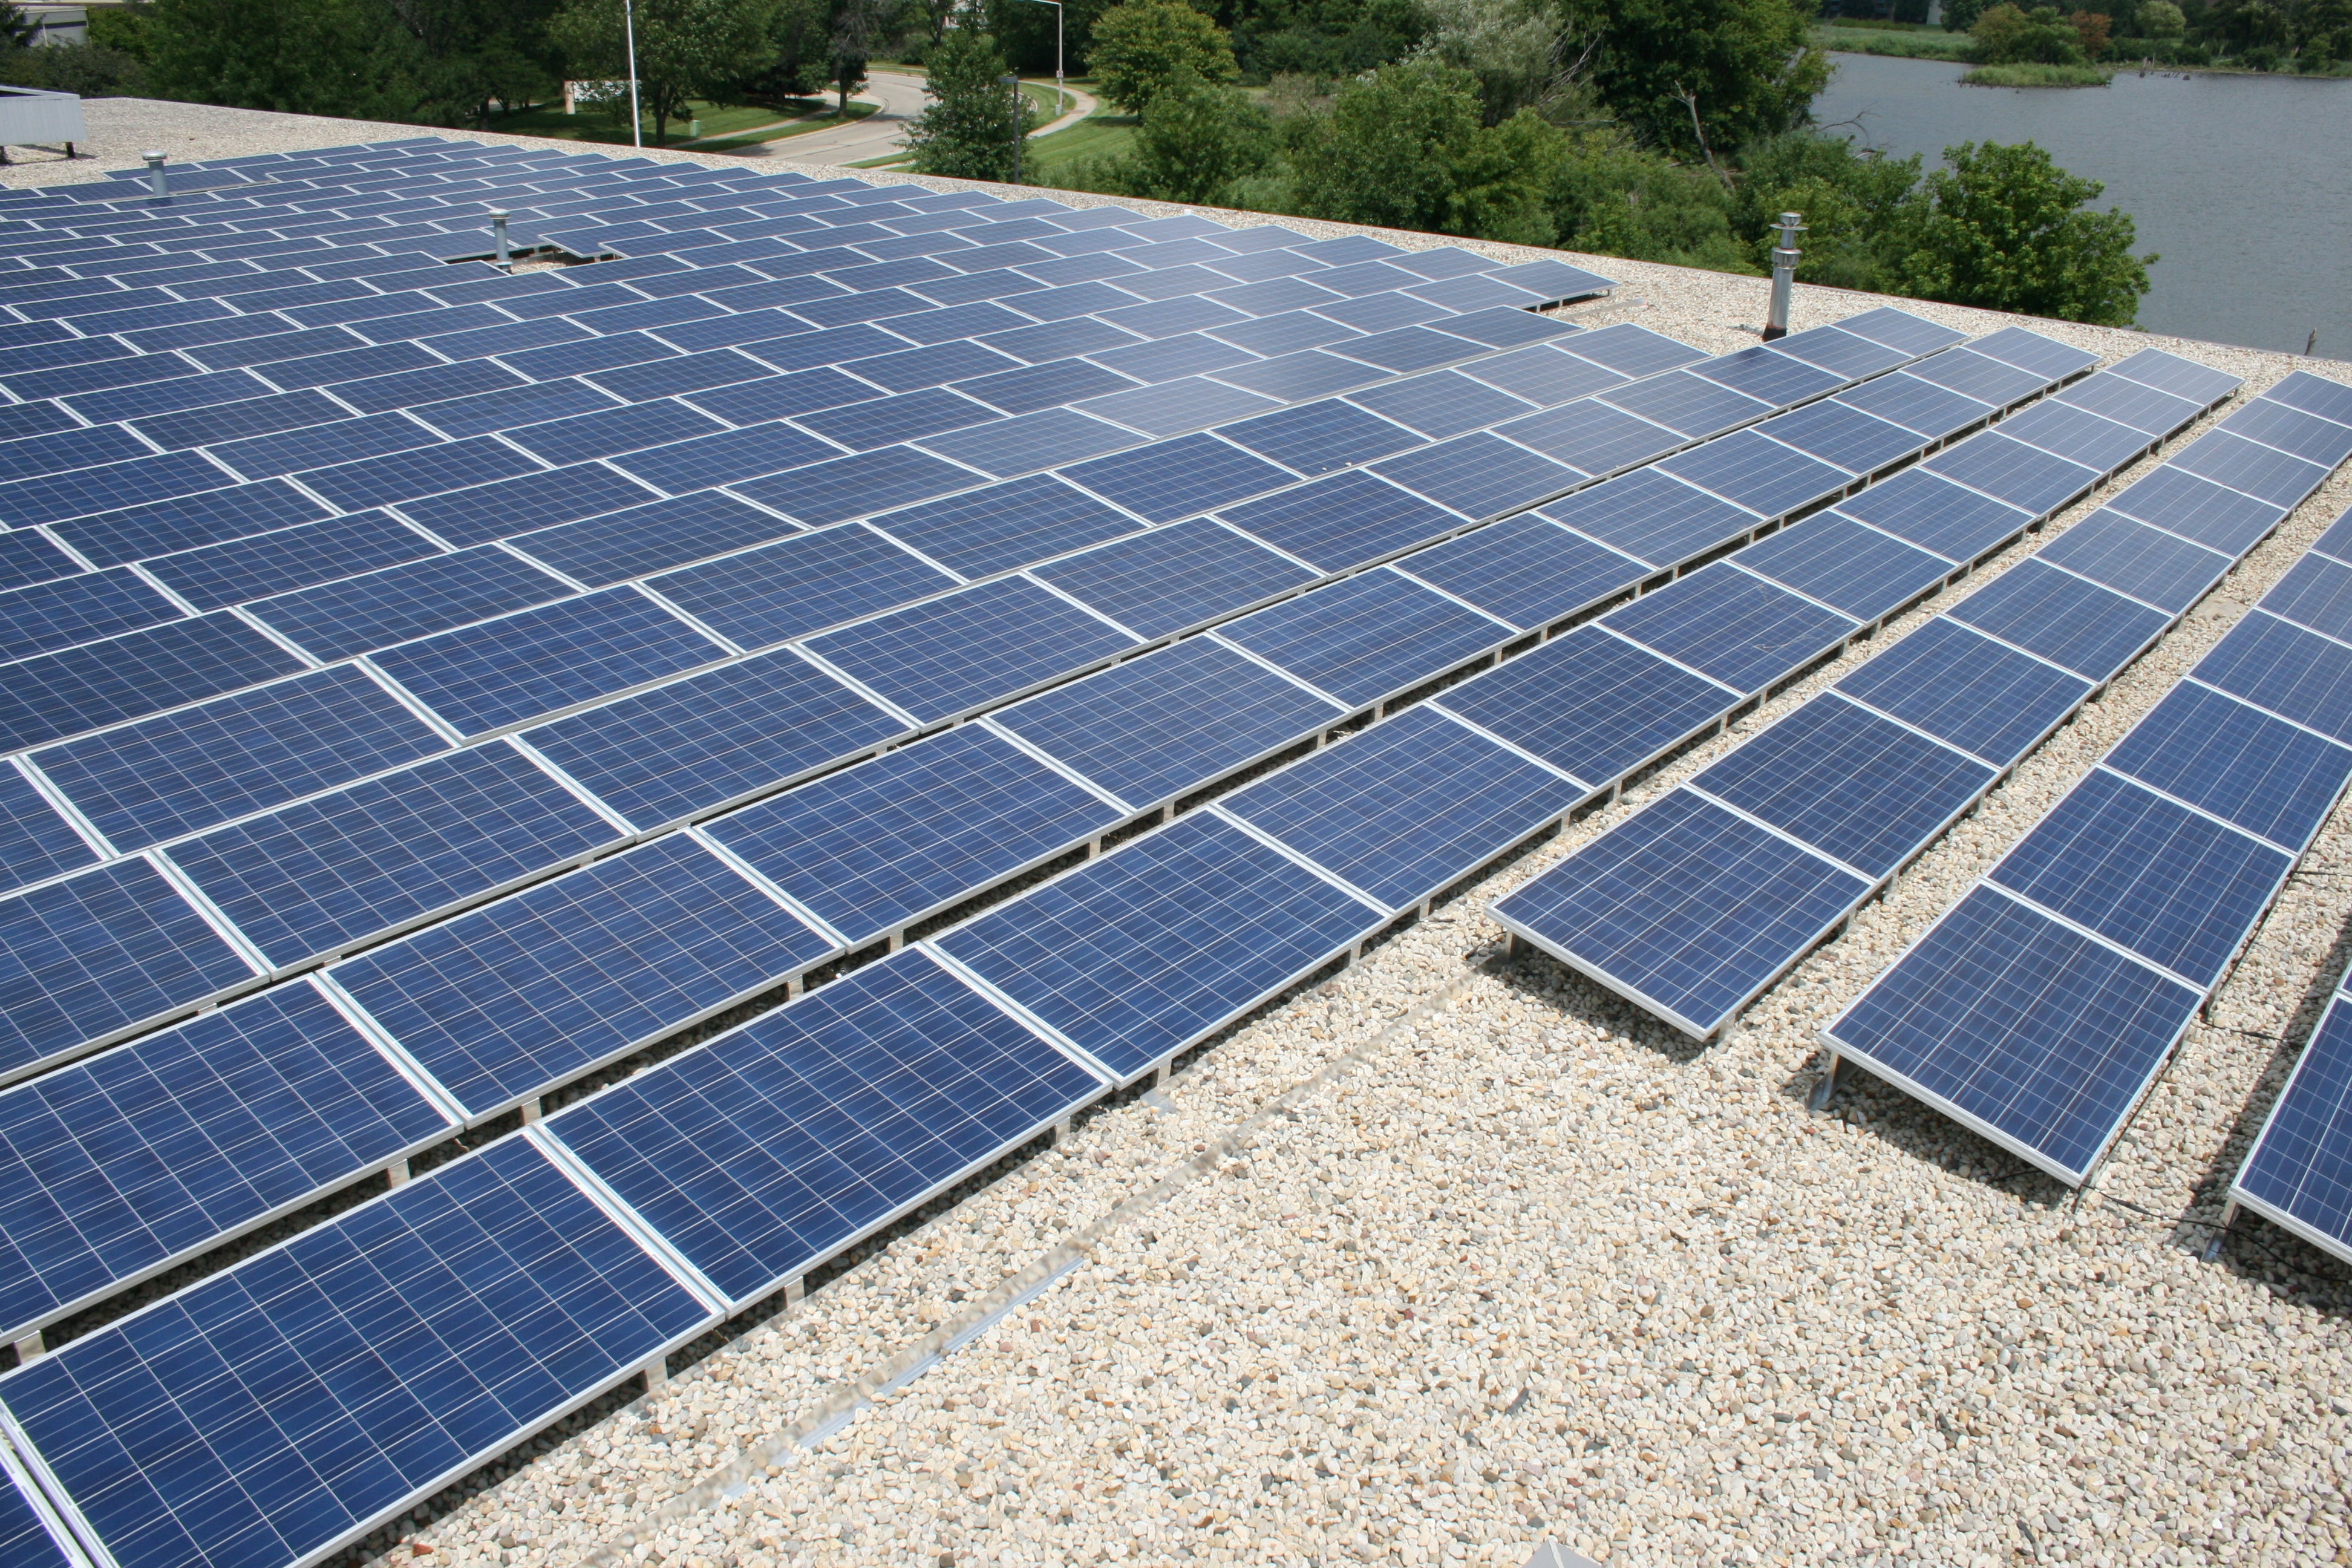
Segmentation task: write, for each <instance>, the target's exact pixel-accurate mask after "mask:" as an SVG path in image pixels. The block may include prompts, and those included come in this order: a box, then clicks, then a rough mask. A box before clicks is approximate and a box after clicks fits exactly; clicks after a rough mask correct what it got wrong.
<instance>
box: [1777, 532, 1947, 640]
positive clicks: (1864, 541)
mask: <svg viewBox="0 0 2352 1568" xmlns="http://www.w3.org/2000/svg"><path fill="white" fill-rule="evenodd" d="M1739 563H1740V564H1741V565H1742V566H1745V567H1746V568H1748V570H1749V571H1751V572H1754V573H1756V574H1759V576H1764V577H1769V578H1770V579H1772V580H1773V581H1774V582H1776V583H1780V584H1786V585H1787V586H1789V587H1791V588H1794V589H1795V590H1797V592H1799V593H1801V594H1803V595H1806V596H1807V597H1809V598H1813V599H1818V600H1820V601H1821V602H1822V604H1824V605H1829V606H1830V607H1831V608H1832V609H1835V610H1839V611H1842V612H1843V613H1844V614H1846V615H1848V616H1853V618H1854V619H1855V620H1857V621H1859V622H1861V623H1863V624H1864V625H1865V626H1867V625H1869V624H1871V623H1872V622H1874V621H1877V620H1879V619H1881V618H1883V617H1884V616H1887V615H1890V614H1892V613H1893V612H1894V611H1895V610H1897V609H1900V608H1901V607H1902V606H1904V605H1907V604H1909V603H1910V602H1911V601H1913V600H1914V599H1916V598H1917V597H1918V596H1919V595H1922V594H1925V593H1927V591H1928V590H1930V589H1932V588H1935V587H1936V586H1937V585H1938V584H1941V583H1942V582H1943V581H1944V580H1945V578H1947V577H1948V576H1949V575H1950V574H1951V570H1952V563H1950V562H1948V561H1947V560H1945V559H1944V558H1943V557H1942V556H1940V555H1931V554H1929V553H1928V552H1927V551H1924V550H1915V549H1913V548H1912V547H1911V546H1910V545H1907V544H1906V543H1904V542H1902V541H1900V540H1898V539H1894V538H1891V537H1889V536H1888V535H1886V534H1884V533H1880V532H1878V531H1876V530H1874V529H1869V528H1864V526H1862V525H1861V524H1860V523H1857V522H1853V521H1849V520H1848V519H1846V518H1844V517H1842V516H1840V515H1839V514H1838V513H1836V512H1834V511H1828V512H1822V513H1820V514H1818V515H1816V516H1813V517H1809V518H1807V519H1806V520H1805V521H1802V522H1800V523H1797V524H1794V525H1793V526H1791V527H1789V528H1784V529H1782V530H1780V531H1779V532H1778V533H1774V534H1770V535H1769V536H1767V537H1766V538H1763V539H1759V540H1758V541H1757V542H1755V543H1753V544H1751V545H1749V546H1748V548H1747V549H1745V550H1743V551H1741V552H1740V553H1739Z"/></svg>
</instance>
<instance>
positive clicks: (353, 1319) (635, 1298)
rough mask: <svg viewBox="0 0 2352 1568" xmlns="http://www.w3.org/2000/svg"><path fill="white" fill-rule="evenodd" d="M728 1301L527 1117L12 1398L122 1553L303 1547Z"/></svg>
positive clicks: (166, 1555)
mask: <svg viewBox="0 0 2352 1568" xmlns="http://www.w3.org/2000/svg"><path fill="white" fill-rule="evenodd" d="M709 1318H710V1314H709V1311H708V1310H705V1309H704V1308H703V1306H702V1305H701V1303H700V1302H699V1301H698V1300H696V1299H695V1298H694V1297H693V1296H691V1295H689V1294H688V1293H687V1291H686V1290H685V1289H682V1288H681V1287H680V1286H678V1285H677V1283H676V1282H675V1281H674V1280H673V1279H671V1278H670V1277H669V1276H668V1275H667V1273H665V1272H664V1270H663V1268H661V1266H660V1265H659V1264H658V1263H656V1261H655V1260H654V1259H653V1258H651V1257H650V1256H648V1255H647V1254H646V1253H645V1252H644V1251H643V1250H641V1249H640V1248H639V1247H638V1246H637V1244H636V1243H635V1241H633V1240H631V1239H630V1238H629V1237H628V1235H627V1234H626V1233H625V1232H624V1231H623V1230H621V1229H620V1228H619V1227H618V1226H615V1225H614V1223H613V1222H612V1221H610V1220H609V1219H607V1218H606V1217H605V1216H604V1213H603V1212H602V1211H601V1210H599V1209H598V1208H597V1207H596V1205H594V1204H593V1203H592V1202H590V1200H589V1199H588V1197H587V1196H586V1194H583V1193H582V1192H581V1191H580V1189H579V1188H578V1187H576V1186H574V1185H573V1184H572V1182H571V1181H570V1180H569V1179H568V1178H566V1177H565V1176H564V1175H563V1174H562V1173H561V1172H560V1171H558V1170H557V1169H556V1167H555V1166H553V1165H552V1164H551V1163H549V1162H548V1160H547V1158H546V1157H545V1156H544V1155H542V1154H541V1153H540V1152H538V1150H537V1149H536V1148H535V1147H533V1145H532V1144H531V1143H530V1142H529V1141H528V1140H524V1139H508V1140H506V1141H504V1142H499V1143H497V1144H494V1145H493V1146H491V1147H490V1148H488V1149H487V1150H485V1151H483V1152H481V1153H479V1154H478V1155H476V1156H474V1157H472V1158H470V1159H466V1160H460V1161H457V1162H454V1163H451V1164H449V1165H447V1166H446V1167H444V1168H442V1169H440V1170H436V1171H435V1172H434V1173H431V1174H430V1175H428V1176H425V1177H424V1178H422V1179H420V1180H418V1181H415V1182H413V1183H411V1184H408V1185H406V1186H404V1187H402V1188H400V1189H399V1190H397V1191H395V1192H394V1193H392V1194H389V1195H388V1196H385V1197H383V1198H379V1199H377V1200H376V1201H374V1202H373V1203H370V1204H367V1205H362V1207H360V1208H357V1209H354V1210H352V1212H351V1213H349V1214H346V1215H341V1216H339V1217H337V1218H336V1219H333V1220H331V1221H330V1222H328V1223H327V1224H326V1225H324V1226H320V1228H318V1229H316V1230H313V1231H310V1232H309V1233H308V1234H306V1235H304V1236H301V1237H297V1238H295V1239H294V1240H292V1241H289V1242H287V1243H285V1244H284V1245H282V1246H280V1247H273V1248H272V1249H270V1250H269V1251H268V1252H265V1253H262V1254H261V1255H259V1256H258V1257H256V1258H249V1259H247V1261H245V1262H243V1263H241V1264H239V1265H237V1266H236V1268H232V1269H230V1270H228V1271H226V1272H225V1273H221V1274H216V1275H214V1276H213V1277H212V1278H210V1279H205V1280H203V1281H201V1282H200V1283H198V1284H196V1285H194V1286H191V1287H190V1288H189V1289H186V1290H184V1291H183V1292H181V1293H180V1294H178V1295H176V1296H173V1297H169V1298H167V1299H166V1300H163V1301H160V1302H157V1303H156V1304H155V1305H153V1306H152V1307H149V1308H148V1309H146V1310H144V1311H142V1312H140V1313H139V1314H137V1315H136V1316H133V1317H131V1318H128V1319H124V1320H121V1321H118V1322H114V1323H110V1324H109V1325H107V1326H106V1327H105V1328H103V1329H100V1330H97V1331H92V1332H91V1333H89V1334H87V1335H85V1336H83V1337H82V1338H80V1339H79V1340H77V1341H76V1342H73V1343H72V1344H71V1345H69V1346H68V1347H66V1348H65V1349H63V1350H60V1351H59V1352H57V1353H56V1354H54V1355H49V1356H45V1357H43V1358H42V1359H41V1360H40V1361H39V1362H37V1363H34V1364H33V1365H31V1366H28V1367H25V1368H23V1369H21V1370H20V1371H19V1372H18V1373H16V1375H14V1376H11V1377H10V1378H8V1379H7V1380H6V1382H5V1383H0V1400H5V1403H6V1405H7V1406H8V1410H9V1413H10V1415H13V1416H14V1417H15V1419H16V1422H17V1424H18V1426H20V1427H21V1428H22V1430H23V1431H24V1432H25V1433H26V1436H27V1438H28V1439H29V1440H30V1442H31V1443H32V1445H33V1447H35V1449H36V1450H37V1452H38V1453H39V1455H40V1457H41V1458H42V1460H43V1461H44V1462H45V1463H46V1464H47V1467H48V1469H49V1472H50V1474H52V1475H54V1476H55V1477H56V1478H57V1479H58V1482H59V1484H60V1485H61V1486H62V1487H63V1488H64V1489H65V1491H66V1492H67V1494H68V1496H70V1497H71V1498H72V1499H73V1500H74V1501H75V1503H76V1505H77V1507H78V1508H79V1511H80V1513H81V1516H82V1518H83V1519H84V1520H85V1521H88V1523H89V1527H90V1530H91V1532H92V1533H93V1534H94V1535H95V1536H96V1537H97V1538H98V1539H99V1540H100V1542H102V1543H103V1544H104V1545H105V1547H106V1548H107V1550H108V1552H110V1554H111V1555H112V1557H113V1559H114V1561H115V1562H117V1563H121V1565H122V1568H167V1565H170V1564H184V1563H221V1564H226V1563H289V1562H296V1561H301V1560H305V1559H309V1558H312V1557H316V1556H320V1555H323V1554H324V1553H326V1552H328V1551H329V1550H330V1549H331V1548H333V1547H335V1546H336V1545H337V1544H339V1543H340V1542H344V1541H346V1540H349V1539H352V1538H355V1537H357V1536H359V1535H360V1534H362V1532H363V1531H365V1530H367V1529H368V1528H370V1527H371V1526H373V1524H374V1523H375V1522H376V1521H378V1520H379V1519H383V1518H386V1517H389V1516H390V1515H392V1514H394V1513H396V1512H397V1511H398V1510H401V1509H402V1508H404V1507H406V1506H407V1505H408V1503H409V1502H410V1500H412V1499H413V1498H415V1496H417V1495H419V1494H423V1493H429V1492H430V1491H432V1490H433V1489H435V1488H436V1487H439V1486H443V1485H446V1484H447V1483H448V1482H449V1481H450V1480H453V1479H457V1477H460V1476H462V1475H464V1474H465V1473H466V1472H467V1470H469V1469H471V1468H474V1467H475V1466H476V1465H478V1464H481V1463H483V1462H484V1461H486V1460H488V1458H491V1457H493V1456H494V1455H497V1454H499V1453H500V1452H502V1451H504V1450H505V1449H507V1448H508V1447H511V1446H513V1445H514V1444H515V1443H517V1442H519V1441H520V1440H521V1439H522V1438H524V1437H526V1436H529V1435H530V1433H532V1432H535V1431H537V1430H538V1429H539V1428H540V1427H541V1426H544V1425H546V1423H548V1422H549V1421H551V1420H552V1419H554V1418H555V1417H556V1416H557V1415H561V1414H562V1413H563V1412H564V1411H566V1410H568V1409H570V1408H572V1406H573V1405H577V1404H579V1403H580V1402H581V1401H583V1400H585V1399H587V1398H589V1397H590V1396H592V1395H593V1394H596V1393H597V1392H598V1391H599V1390H601V1389H603V1388H604V1387H605V1386H607V1385H608V1384H613V1383H614V1382H617V1381H618V1380H619V1379H620V1378H622V1377H624V1376H625V1375H627V1374H628V1373H631V1372H633V1371H635V1369H636V1367H637V1366H639V1365H640V1364H641V1363H644V1362H645V1361H646V1358H647V1357H649V1356H651V1355H654V1354H655V1353H656V1352H660V1351H662V1350H664V1349H665V1348H667V1347H668V1346H669V1345H672V1344H674V1343H677V1342H679V1341H681V1340H683V1339H685V1338H686V1337H687V1336H688V1335H689V1334H691V1333H693V1332H694V1331H697V1330H698V1329H700V1328H701V1327H702V1326H703V1324H704V1323H705V1322H707V1321H709Z"/></svg>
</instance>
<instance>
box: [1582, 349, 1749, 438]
mask: <svg viewBox="0 0 2352 1568" xmlns="http://www.w3.org/2000/svg"><path fill="white" fill-rule="evenodd" d="M1583 346H1584V345H1583V344H1581V343H1580V344H1579V345H1578V347H1580V348H1581V347H1583ZM1600 397H1601V401H1603V402H1605V403H1608V404H1610V405H1613V406H1615V407H1618V408H1622V409H1623V410H1624V411H1625V412H1626V413H1628V414H1638V415H1640V416H1642V417H1643V418H1644V419H1648V420H1653V421H1654V422H1656V423H1657V424H1660V425H1663V426H1665V427H1666V428H1667V429H1669V430H1675V431H1679V432H1680V433H1681V434H1682V435H1684V436H1685V437H1690V438H1692V439H1694V440H1696V438H1698V437H1702V436H1713V435H1715V434H1717V432H1719V431H1724V430H1728V429H1730V428H1732V427H1733V426H1738V425H1745V424H1748V422H1749V421H1751V420H1756V419H1760V418H1762V417H1763V416H1765V415H1767V414H1769V413H1771V412H1772V408H1773V405H1771V404H1769V403H1767V402H1764V401H1763V400H1761V399H1759V398H1754V397H1749V396H1747V395H1744V394H1741V393H1737V392H1734V391H1732V390H1731V389H1730V388H1728V387H1725V386H1717V384H1715V383H1713V382H1711V381H1706V380H1703V379H1701V378H1700V377H1698V376H1696V375H1694V374H1691V373H1690V372H1688V371H1674V372H1671V373H1669V374H1665V375H1661V376H1654V377H1653V378H1651V379H1650V380H1647V381H1641V382H1636V383H1634V384H1633V385H1631V386H1625V387H1617V388H1612V389H1611V390H1609V391H1607V392H1603V393H1601V394H1600Z"/></svg>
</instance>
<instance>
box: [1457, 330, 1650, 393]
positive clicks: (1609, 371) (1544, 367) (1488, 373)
mask: <svg viewBox="0 0 2352 1568" xmlns="http://www.w3.org/2000/svg"><path fill="white" fill-rule="evenodd" d="M1600 337H1601V334H1600V333H1598V332H1596V333H1594V334H1592V336H1591V337H1590V338H1586V339H1584V340H1582V343H1583V346H1584V347H1586V348H1592V347H1594V345H1595V344H1596V343H1597V342H1599V339H1600ZM1656 368H1670V367H1664V366H1661V367H1656ZM1458 374H1462V375H1465V376H1467V377H1469V378H1470V379H1472V380H1474V381H1477V382H1482V383H1484V384H1486V385H1488V386H1491V387H1496V388H1498V389H1500V390H1501V391H1504V392H1507V393H1508V394H1510V395H1512V396H1513V397H1517V398H1520V399H1523V400H1525V401H1526V402H1528V403H1532V404H1534V405H1537V406H1538V407H1539V408H1552V407H1556V406H1558V405H1560V404H1563V403H1566V402H1569V401H1570V400H1571V399H1573V398H1579V397H1582V396H1584V395H1586V394H1588V393H1593V392H1599V391H1600V390H1601V389H1602V388H1603V387H1610V386H1622V385H1623V384H1625V382H1626V381H1627V380H1628V379H1629V378H1630V377H1632V376H1633V375H1635V374H1648V372H1646V371H1628V370H1619V369H1617V368H1616V367H1614V366H1612V365H1608V364H1601V363H1594V362H1593V361H1592V360H1591V359H1588V358H1586V357H1584V356H1583V355H1581V354H1572V353H1569V352H1568V351H1567V350H1565V349H1562V348H1559V347H1556V346H1552V345H1549V344H1541V343H1538V344H1533V345H1530V346H1528V347H1527V348H1523V349H1520V350H1518V351H1517V352H1516V353H1507V354H1497V355H1496V356H1495V357H1494V358H1492V359H1483V360H1479V361H1476V362H1475V363H1471V364H1466V365H1464V366H1463V367H1462V369H1461V371H1460V372H1459V373H1458Z"/></svg>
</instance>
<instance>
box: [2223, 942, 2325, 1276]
mask: <svg viewBox="0 0 2352 1568" xmlns="http://www.w3.org/2000/svg"><path fill="white" fill-rule="evenodd" d="M2230 1204H2231V1217H2232V1218H2234V1217H2235V1215H2236V1211H2237V1209H2239V1208H2241V1207H2243V1208H2249V1209H2252V1210H2253V1211H2254V1212H2255V1213H2256V1214H2259V1215H2262V1216H2263V1218H2265V1219H2267V1220H2269V1221H2270V1222H2271V1223H2272V1224H2273V1225H2277V1226H2284V1227H2285V1228H2286V1229H2288V1230H2291V1231H2293V1232H2294V1234H2295V1235H2297V1236H2299V1237H2303V1238H2304V1239H2305V1241H2308V1242H2310V1243H2311V1244H2312V1245H2313V1246H2315V1247H2320V1248H2322V1249H2324V1250H2326V1251H2328V1252H2332V1253H2334V1254H2335V1255H2336V1257H2338V1258H2344V1259H2346V1260H2347V1261H2352V992H2347V990H2346V989H2345V988H2344V987H2342V986H2338V987H2337V988H2336V994H2335V995H2334V996H2332V997H2330V998H2329V999H2328V1004H2327V1011H2326V1014H2324V1015H2323V1016H2321V1018H2320V1021H2319V1027H2318V1029H2317V1030H2315V1032H2314V1033H2313V1035H2312V1037H2311V1041H2310V1043H2309V1044H2307V1045H2305V1047H2303V1055H2302V1057H2301V1058H2298V1059H2297V1061H2296V1062H2295V1064H2294V1073H2293V1074H2292V1075H2290V1076H2289V1077H2288V1079H2287V1080H2286V1086H2285V1087H2284V1089H2281V1090H2280V1091H2279V1097H2278V1099H2277V1100H2275V1101H2273V1103H2272V1105H2271V1111H2270V1115H2269V1116H2268V1117H2266V1118H2264V1119H2263V1130H2262V1133H2261V1135H2260V1136H2259V1137H2257V1138H2256V1139H2255V1140H2254V1146H2253V1148H2252V1151H2251V1152H2248V1154H2247V1155H2246V1163H2245V1164H2244V1165H2243V1166H2242V1167H2241V1168H2240V1169H2239V1171H2238V1175H2237V1179H2236V1180H2235V1181H2233V1182H2231V1184H2230ZM2213 1246H2214V1247H2215V1248H2216V1249H2217V1250H2218V1248H2219V1247H2221V1237H2218V1236H2217V1237H2215V1238H2214V1242H2213Z"/></svg>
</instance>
